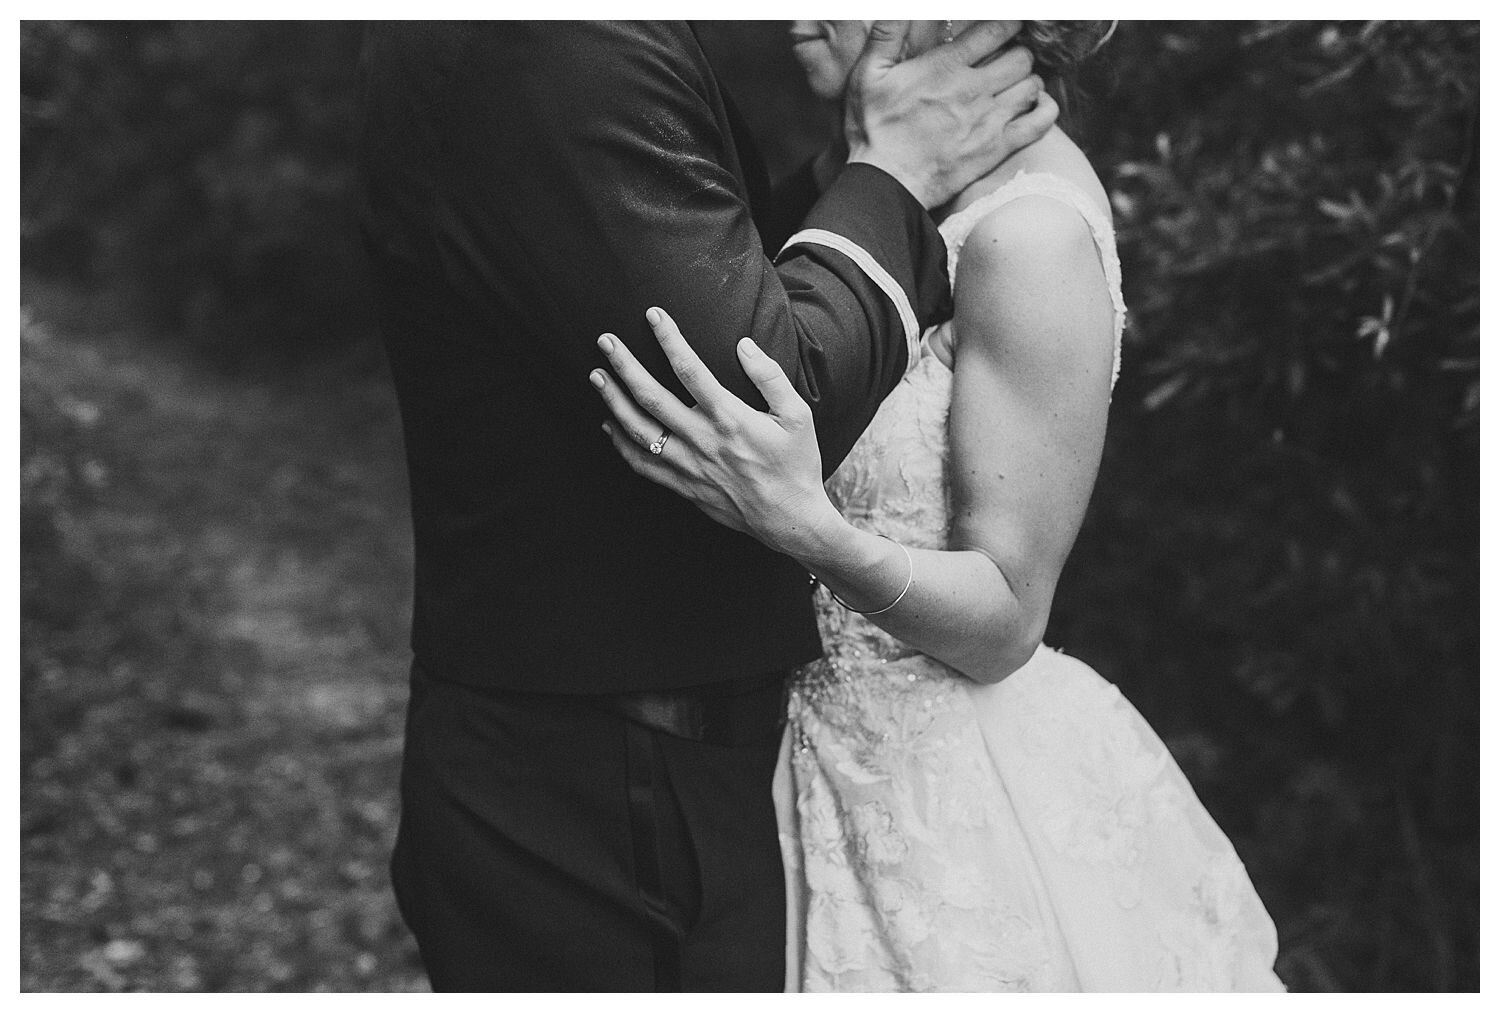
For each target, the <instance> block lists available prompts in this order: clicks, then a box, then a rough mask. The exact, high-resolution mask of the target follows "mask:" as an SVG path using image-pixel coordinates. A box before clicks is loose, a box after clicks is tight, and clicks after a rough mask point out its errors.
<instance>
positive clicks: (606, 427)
mask: <svg viewBox="0 0 1500 1013" xmlns="http://www.w3.org/2000/svg"><path fill="white" fill-rule="evenodd" d="M599 428H600V429H602V430H604V435H605V436H613V435H615V433H614V430H613V429H611V428H609V423H608V422H601V423H599Z"/></svg>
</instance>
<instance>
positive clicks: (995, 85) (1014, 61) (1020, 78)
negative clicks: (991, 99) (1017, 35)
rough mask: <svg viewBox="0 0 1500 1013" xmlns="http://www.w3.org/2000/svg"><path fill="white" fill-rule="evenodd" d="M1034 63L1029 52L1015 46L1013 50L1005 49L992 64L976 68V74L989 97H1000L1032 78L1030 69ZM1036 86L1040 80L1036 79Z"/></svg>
mask: <svg viewBox="0 0 1500 1013" xmlns="http://www.w3.org/2000/svg"><path fill="white" fill-rule="evenodd" d="M1035 62H1036V61H1035V58H1034V57H1033V56H1032V55H1031V50H1029V49H1026V48H1024V47H1021V46H1016V47H1015V48H1013V49H1007V50H1006V51H1005V52H1003V53H1001V54H1000V55H999V56H997V57H995V59H994V60H993V61H992V62H990V63H987V64H985V65H984V66H983V67H980V68H978V72H979V74H980V75H981V76H982V79H983V81H984V83H985V85H986V86H987V87H988V88H989V92H990V94H991V95H1002V94H1004V93H1005V92H1006V91H1008V90H1009V89H1011V88H1014V87H1016V86H1017V85H1020V84H1024V83H1026V81H1027V80H1028V79H1030V77H1031V76H1032V74H1031V68H1032V67H1033V66H1034V64H1035ZM1038 84H1040V79H1038Z"/></svg>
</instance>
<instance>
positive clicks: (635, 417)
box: [589, 307, 841, 556]
mask: <svg viewBox="0 0 1500 1013" xmlns="http://www.w3.org/2000/svg"><path fill="white" fill-rule="evenodd" d="M646 319H647V321H649V322H650V324H651V329H652V331H653V332H654V333H655V335H656V339H657V341H658V342H659V343H660V344H661V347H662V351H664V352H665V353H666V356H667V361H668V362H669V363H670V364H671V366H672V371H673V372H674V373H676V374H677V377H678V379H680V380H681V381H682V383H683V386H684V387H686V388H687V391H688V394H689V395H690V396H691V397H693V398H694V399H695V400H696V401H697V407H695V408H689V407H687V406H686V405H684V404H683V403H682V402H681V401H679V400H678V399H677V397H676V396H675V395H674V394H672V392H671V391H669V390H667V389H666V388H665V387H663V386H662V385H661V384H660V383H658V382H657V381H656V379H655V378H654V377H652V376H651V374H650V373H648V372H647V371H646V369H645V368H644V367H643V366H642V365H641V364H640V362H638V361H637V360H636V358H635V356H634V355H632V354H631V352H630V349H628V348H626V347H625V344H624V342H622V341H620V340H619V339H618V338H616V337H614V336H613V335H610V334H605V335H603V336H601V337H600V338H599V349H600V350H601V351H602V352H603V353H604V355H605V357H606V358H607V359H608V360H609V364H610V366H611V368H613V370H614V372H615V376H610V375H609V372H608V371H607V370H603V369H596V370H594V371H593V372H592V373H590V374H589V382H590V383H592V384H593V385H594V387H595V388H596V389H597V390H598V391H599V393H600V395H601V396H602V397H603V398H604V403H605V404H606V405H607V406H608V407H609V410H610V412H611V413H612V414H613V415H614V417H615V423H614V424H611V423H605V425H604V430H605V432H606V433H608V434H609V438H610V440H611V441H612V442H613V443H614V446H615V449H616V450H617V451H619V453H620V456H621V457H623V458H624V459H625V463H626V464H628V465H630V467H631V469H632V470H634V471H635V472H636V474H638V475H642V476H644V477H645V478H649V479H650V480H651V481H653V482H656V483H657V484H658V485H663V486H666V487H667V488H668V489H671V490H672V491H673V492H675V493H677V494H678V495H679V496H682V497H684V498H685V499H687V500H689V501H690V502H692V503H693V504H694V505H696V506H697V507H698V508H699V509H701V510H702V511H703V512H704V513H706V514H708V516H709V517H711V518H713V519H714V520H715V521H718V522H719V523H720V524H723V525H726V526H727V527H730V528H734V529H735V530H737V531H743V532H746V533H748V534H750V535H753V536H754V537H756V538H758V539H759V540H760V541H761V542H763V543H765V544H766V545H768V546H770V547H771V548H773V549H775V550H777V551H779V552H784V553H787V554H789V555H792V556H797V555H799V549H800V548H803V547H806V546H809V545H811V544H813V543H814V542H815V541H816V539H817V538H818V537H819V535H820V532H821V531H824V530H826V526H827V525H829V524H838V523H840V521H841V518H840V517H839V515H838V512H837V511H836V510H835V509H834V507H833V505H832V503H830V502H829V500H828V496H827V494H826V493H825V492H824V491H823V478H822V475H823V465H822V456H821V455H820V454H819V452H818V441H817V435H816V433H815V431H814V429H813V418H812V411H811V410H810V409H809V408H808V407H807V404H806V402H804V401H803V400H802V397H801V396H800V395H799V394H798V393H797V391H796V389H795V388H793V387H792V385H791V382H790V381H788V380H787V378H786V374H785V373H784V372H782V369H781V367H780V366H779V365H778V364H777V363H776V362H775V361H774V360H773V359H771V358H770V357H769V356H767V355H766V354H765V353H764V352H762V351H761V350H760V348H759V346H757V345H756V344H755V342H753V341H751V340H750V339H749V338H743V339H741V341H740V343H739V346H738V347H737V348H736V352H737V353H738V355H739V360H740V365H741V366H742V367H744V370H745V374H746V375H747V376H749V378H750V379H751V381H752V382H754V384H755V386H756V389H758V390H759V391H760V393H761V395H762V396H763V397H764V398H765V399H766V404H767V406H768V407H769V408H770V411H768V412H761V411H757V410H755V409H754V408H752V407H750V406H749V405H747V404H746V403H745V402H744V401H741V400H740V399H739V398H738V397H736V396H735V395H734V394H733V393H731V392H730V391H728V390H725V389H724V387H723V386H721V385H720V384H719V382H718V381H717V380H716V379H714V376H713V374H712V373H710V372H709V370H708V367H707V366H705V365H704V364H703V361H702V360H701V359H699V358H698V356H697V354H696V353H695V352H694V351H693V349H692V348H691V346H689V345H688V343H687V341H686V340H685V339H684V338H683V336H682V332H681V331H679V330H678V329H677V325H676V323H674V322H673V320H672V318H671V317H670V316H668V315H667V313H666V312H665V311H664V310H661V309H657V308H655V307H653V308H652V309H650V310H648V311H647V312H646Z"/></svg>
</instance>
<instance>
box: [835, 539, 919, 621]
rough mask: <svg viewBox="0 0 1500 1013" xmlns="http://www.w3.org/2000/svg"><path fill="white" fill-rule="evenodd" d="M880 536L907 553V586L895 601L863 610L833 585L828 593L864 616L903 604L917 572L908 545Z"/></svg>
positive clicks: (877, 613)
mask: <svg viewBox="0 0 1500 1013" xmlns="http://www.w3.org/2000/svg"><path fill="white" fill-rule="evenodd" d="M880 537H881V538H885V540H886V541H888V542H890V543H891V544H892V545H894V546H895V547H896V548H898V549H900V550H901V551H902V552H904V553H906V586H905V587H903V588H902V589H901V593H900V594H898V595H896V600H895V601H893V602H891V603H890V604H889V605H887V606H886V607H885V608H883V609H875V610H874V611H871V612H862V611H860V610H859V609H857V608H855V607H854V606H853V605H850V604H849V603H848V602H846V601H845V600H844V599H842V598H840V597H839V596H838V592H836V591H835V590H834V589H833V588H831V587H829V588H828V593H829V594H830V595H832V596H833V600H834V601H836V602H838V603H839V604H840V605H842V606H844V608H846V609H848V610H849V611H850V612H855V613H858V614H859V615H862V616H878V615H880V614H881V613H882V612H889V611H890V610H891V609H893V608H895V607H896V606H897V605H900V604H901V599H902V598H905V597H906V592H908V591H910V590H911V582H912V578H913V577H915V576H916V574H917V564H916V562H915V561H913V559H912V558H911V550H910V549H908V548H907V547H906V546H904V545H902V544H901V543H900V542H898V541H896V540H895V539H894V538H886V536H885V535H881V536H880ZM823 586H824V587H828V585H827V584H824V585H823Z"/></svg>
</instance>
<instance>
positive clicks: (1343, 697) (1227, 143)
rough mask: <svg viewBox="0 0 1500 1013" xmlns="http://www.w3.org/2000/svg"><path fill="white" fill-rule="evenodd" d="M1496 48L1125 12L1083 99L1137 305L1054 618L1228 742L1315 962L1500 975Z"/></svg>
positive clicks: (1306, 967) (1280, 895) (1377, 976)
mask: <svg viewBox="0 0 1500 1013" xmlns="http://www.w3.org/2000/svg"><path fill="white" fill-rule="evenodd" d="M1478 61H1479V26H1478V24H1477V23H1474V22H1432V23H1379V22H1372V23H1361V24H1332V25H1330V24H1326V23H1307V22H1292V23H1257V24H1254V25H1251V24H1245V23H1190V24H1151V25H1134V24H1128V23H1127V24H1125V25H1123V26H1122V27H1121V29H1120V31H1119V34H1118V36H1117V38H1116V39H1115V40H1114V41H1112V42H1111V43H1110V44H1109V61H1108V68H1107V70H1108V72H1109V73H1110V74H1112V75H1113V78H1114V80H1113V83H1112V85H1111V86H1109V87H1108V88H1107V93H1106V94H1107V98H1105V99H1104V100H1103V101H1101V102H1100V103H1099V104H1098V105H1097V107H1096V109H1095V110H1094V115H1093V116H1092V117H1091V125H1092V128H1093V132H1092V136H1091V137H1090V139H1089V141H1090V151H1091V154H1092V155H1093V156H1094V158H1095V161H1096V164H1097V165H1099V166H1100V168H1101V171H1102V172H1103V174H1104V175H1105V177H1106V179H1107V181H1108V182H1109V184H1110V190H1111V193H1112V197H1113V200H1114V203H1115V209H1116V218H1117V225H1118V229H1119V236H1120V246H1121V254H1122V259H1123V262H1124V276H1125V289H1126V292H1125V296H1126V302H1127V304H1128V305H1129V307H1130V318H1129V321H1130V322H1129V328H1128V331H1127V345H1126V348H1125V366H1124V370H1123V373H1122V376H1121V382H1120V386H1119V388H1118V390H1117V391H1116V394H1115V405H1114V412H1113V416H1112V420H1111V421H1112V432H1111V438H1110V443H1109V447H1108V451H1107V455H1108V457H1107V460H1106V464H1105V467H1104V469H1103V473H1102V475H1101V478H1100V481H1099V485H1098V489H1097V491H1096V493H1095V497H1094V503H1093V510H1092V514H1091V518H1090V523H1089V525H1088V527H1087V530H1086V532H1085V534H1084V536H1083V539H1082V540H1081V542H1080V544H1079V546H1078V548H1077V549H1076V551H1075V553H1074V556H1073V559H1072V561H1071V562H1070V567H1069V573H1068V578H1067V584H1066V586H1065V587H1064V589H1063V590H1062V591H1061V592H1060V594H1059V600H1058V603H1057V607H1056V610H1055V616H1054V634H1055V639H1056V640H1057V641H1058V642H1060V643H1063V644H1067V645H1069V646H1070V647H1071V648H1073V649H1076V650H1077V651H1078V652H1079V653H1080V654H1082V655H1084V656H1085V657H1088V658H1090V660H1095V659H1097V660H1098V662H1099V663H1100V664H1101V668H1102V669H1104V670H1105V671H1106V672H1107V673H1108V674H1110V675H1112V676H1113V677H1115V678H1116V679H1117V680H1118V681H1119V682H1120V684H1121V685H1122V687H1123V688H1125V690H1126V691H1127V693H1129V694H1130V695H1131V696H1132V698H1133V699H1135V700H1136V701H1137V702H1138V703H1139V704H1140V705H1141V707H1142V709H1143V710H1144V711H1146V713H1147V714H1148V716H1149V717H1151V718H1152V719H1153V720H1154V721H1155V722H1156V723H1157V724H1158V725H1159V726H1160V727H1163V728H1164V729H1166V730H1169V731H1170V730H1184V729H1208V730H1211V731H1212V732H1213V733H1214V734H1215V735H1216V736H1217V738H1218V742H1219V748H1220V749H1221V750H1224V751H1225V752H1224V755H1221V756H1219V757H1217V761H1216V762H1217V767H1218V769H1217V770H1216V771H1214V772H1210V771H1204V772H1202V773H1203V775H1204V776H1201V777H1199V778H1198V779H1197V783H1198V784H1199V785H1200V787H1201V789H1202V790H1203V791H1204V794H1205V797H1206V798H1208V799H1209V800H1210V802H1214V801H1220V802H1221V803H1222V805H1220V806H1216V807H1215V808H1216V810H1222V811H1223V812H1225V813H1226V814H1241V815H1242V816H1243V822H1241V823H1240V824H1239V825H1238V826H1237V827H1236V828H1235V829H1237V830H1238V831H1240V832H1241V833H1243V834H1244V835H1245V837H1244V838H1239V839H1248V840H1253V841H1254V844H1253V845H1252V846H1250V847H1247V848H1245V849H1244V850H1246V851H1247V852H1249V853H1248V854H1247V855H1246V858H1247V862H1248V863H1249V864H1250V865H1251V869H1252V872H1254V873H1258V874H1259V875H1258V877H1257V878H1258V881H1260V882H1262V883H1263V884H1265V886H1266V887H1267V889H1268V892H1270V893H1271V894H1272V895H1273V896H1272V897H1271V898H1269V900H1270V903H1271V904H1272V907H1273V913H1276V914H1277V915H1278V916H1279V923H1280V927H1281V930H1282V934H1283V940H1282V941H1283V964H1284V965H1285V972H1286V973H1287V974H1288V976H1289V978H1291V979H1292V980H1293V981H1294V982H1296V983H1298V984H1301V985H1303V986H1304V987H1307V986H1312V985H1315V984H1317V983H1318V982H1320V981H1322V982H1337V983H1338V984H1339V985H1341V987H1344V988H1364V987H1388V988H1438V989H1453V988H1474V987H1477V983H1478V968H1477V944H1478V850H1477V841H1478V819H1479V805H1478V800H1479V762H1478V761H1479V753H1478V750H1479V722H1478V714H1479V707H1478V705H1479V616H1478V600H1479V598H1478V580H1479V557H1478V546H1479V486H1478V478H1479V460H1478V453H1479V428H1478V414H1479V173H1478V140H1479V118H1478V113H1479V70H1478ZM1097 86H1098V85H1097V83H1096V87H1097ZM1237 837H1238V835H1237Z"/></svg>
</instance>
